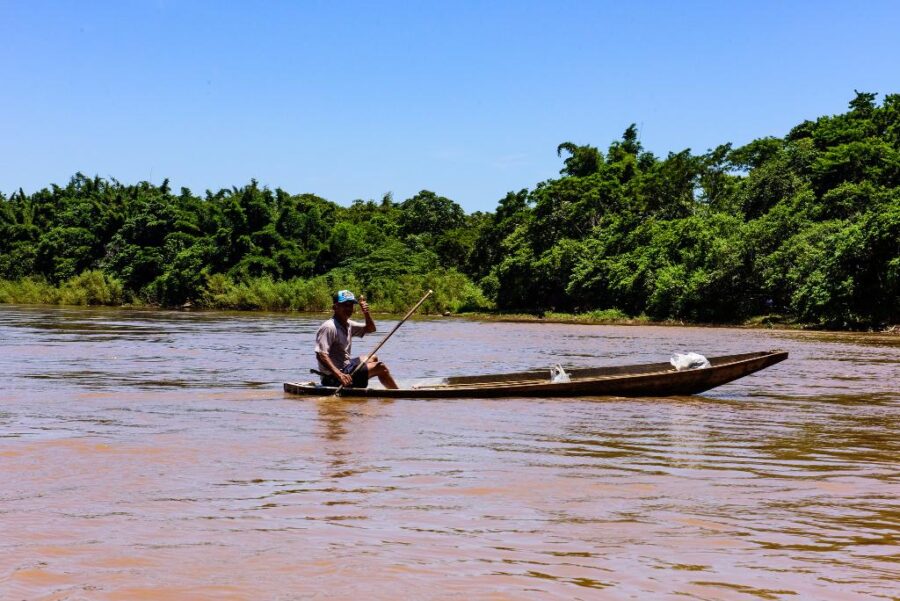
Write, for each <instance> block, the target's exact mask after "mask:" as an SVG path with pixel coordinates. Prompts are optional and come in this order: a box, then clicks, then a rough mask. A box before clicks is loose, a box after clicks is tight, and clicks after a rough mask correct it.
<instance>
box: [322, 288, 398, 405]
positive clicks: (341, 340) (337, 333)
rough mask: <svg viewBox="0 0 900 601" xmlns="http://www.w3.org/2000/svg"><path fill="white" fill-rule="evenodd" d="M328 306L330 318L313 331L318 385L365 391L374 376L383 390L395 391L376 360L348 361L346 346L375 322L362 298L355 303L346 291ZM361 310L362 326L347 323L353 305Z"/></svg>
mask: <svg viewBox="0 0 900 601" xmlns="http://www.w3.org/2000/svg"><path fill="white" fill-rule="evenodd" d="M333 300H334V304H332V305H331V308H332V310H333V311H334V315H333V316H332V317H331V319H329V320H328V321H326V322H325V323H323V324H322V325H321V326H319V331H318V332H316V359H318V360H319V371H320V372H322V374H324V375H323V376H322V384H324V385H325V386H345V387H348V386H352V387H355V388H365V387H366V386H368V384H369V378H370V377H373V376H374V377H377V378H378V379H379V380H380V381H381V383H382V384H383V385H384V387H385V388H397V383H396V382H394V378H392V377H391V372H390V371H388V368H387V366H386V365H385V364H384V363H382V362H381V361H379V360H378V357H375V356H372V357H354V358H353V359H351V358H350V346H351V345H352V344H353V342H352V338H353V337H354V336H358V337H360V338H362V337H363V336H365V335H366V334H371V333H372V332H374V331H375V322H374V321H372V316H371V315H370V314H369V305H368V303H366V299H364V298H361V299H360V300H359V301H357V300H356V297H355V296H354V295H353V293H352V292H350V291H349V290H339V291H338V292H337V293H336V294H335V295H334V297H333ZM357 304H359V308H360V309H362V313H363V317H365V318H366V322H365V323H359V322H358V321H351V320H350V316H351V315H353V310H354V308H355V305H357ZM360 363H362V367H360V368H359V369H357V370H356V373H354V374H353V377H352V378H351V377H350V374H351V373H352V372H353V370H354V369H356V366H357V365H359V364H360Z"/></svg>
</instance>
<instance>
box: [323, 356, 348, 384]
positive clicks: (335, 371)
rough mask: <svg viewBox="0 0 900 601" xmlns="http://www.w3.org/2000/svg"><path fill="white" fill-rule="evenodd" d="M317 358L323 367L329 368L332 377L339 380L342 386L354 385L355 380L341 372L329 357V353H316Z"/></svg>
mask: <svg viewBox="0 0 900 601" xmlns="http://www.w3.org/2000/svg"><path fill="white" fill-rule="evenodd" d="M316 358H317V359H318V360H319V361H320V362H321V363H322V365H324V366H325V367H327V368H328V371H330V372H331V375H333V376H334V377H335V378H337V379H338V381H339V382H340V383H341V384H342V385H344V386H349V385H350V384H352V383H353V378H351V377H350V376H349V375H347V374H345V373H344V372H342V371H341V370H339V369H338V368H337V366H336V365H335V364H334V362H333V361H332V360H331V357H329V356H328V353H323V352H322V351H316Z"/></svg>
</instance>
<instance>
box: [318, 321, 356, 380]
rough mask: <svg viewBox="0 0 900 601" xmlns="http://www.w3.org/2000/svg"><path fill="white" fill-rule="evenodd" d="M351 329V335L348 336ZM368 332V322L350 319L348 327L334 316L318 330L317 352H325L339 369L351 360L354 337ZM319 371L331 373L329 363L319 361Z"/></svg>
mask: <svg viewBox="0 0 900 601" xmlns="http://www.w3.org/2000/svg"><path fill="white" fill-rule="evenodd" d="M348 330H349V336H348ZM365 333H366V324H364V323H360V322H358V321H353V320H352V319H351V320H348V321H347V327H346V328H345V327H344V326H343V325H341V322H339V321H338V320H337V319H335V318H334V317H332V318H331V319H329V320H328V321H326V322H325V323H323V324H322V325H320V326H319V331H318V332H316V352H317V353H325V354H326V355H328V356H329V357H330V358H331V362H332V363H334V366H335V367H337V368H338V369H342V368H343V367H344V366H345V365H347V363H349V362H350V347H351V346H352V345H353V340H352V337H353V336H356V337H358V338H362V337H363V336H364V335H365ZM319 371H321V372H323V373H326V374H331V370H329V369H328V366H327V365H324V364H323V363H322V362H321V361H319Z"/></svg>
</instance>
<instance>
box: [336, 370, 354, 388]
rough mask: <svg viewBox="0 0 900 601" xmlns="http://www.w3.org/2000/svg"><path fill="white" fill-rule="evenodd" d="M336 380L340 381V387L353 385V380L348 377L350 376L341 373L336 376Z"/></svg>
mask: <svg viewBox="0 0 900 601" xmlns="http://www.w3.org/2000/svg"><path fill="white" fill-rule="evenodd" d="M338 379H339V380H340V381H341V386H350V385H351V384H353V378H351V377H350V374H345V373H343V372H341V373H339V374H338Z"/></svg>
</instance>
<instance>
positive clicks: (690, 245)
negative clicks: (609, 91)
mask: <svg viewBox="0 0 900 601" xmlns="http://www.w3.org/2000/svg"><path fill="white" fill-rule="evenodd" d="M557 152H558V154H559V155H560V156H561V157H564V162H563V169H562V171H561V172H560V174H561V176H560V177H559V178H557V179H551V180H548V181H545V182H541V183H539V184H537V185H536V186H535V187H534V189H532V190H528V189H523V190H521V191H519V192H510V193H509V194H508V195H507V196H506V197H505V198H503V199H501V200H500V201H499V204H498V206H497V209H496V211H495V212H493V213H487V214H485V213H474V214H471V215H466V214H465V213H464V211H463V210H462V209H461V207H460V206H459V205H458V204H457V203H455V202H453V201H452V200H450V199H447V198H444V197H441V196H438V195H437V194H435V193H433V192H430V191H427V190H423V191H422V192H420V193H419V194H417V195H415V196H414V197H412V198H409V199H407V200H405V201H403V202H400V203H395V202H394V201H393V199H392V198H391V197H390V195H386V196H385V197H384V198H382V199H381V200H380V201H378V202H376V201H356V202H354V203H353V204H352V205H351V206H349V207H342V206H340V205H337V204H335V203H332V202H329V201H327V200H324V199H322V198H319V197H317V196H314V195H311V194H301V195H292V194H289V193H287V192H285V191H283V190H281V189H276V190H274V191H273V190H269V189H268V188H260V187H259V186H258V185H257V183H256V182H255V181H252V182H250V184H249V185H247V186H244V187H242V188H232V189H231V190H220V191H219V192H216V193H212V192H209V191H207V192H206V194H205V196H204V197H198V196H195V195H193V194H192V193H191V192H190V191H189V190H187V189H184V188H182V189H181V190H180V192H179V193H174V192H173V191H172V190H170V189H169V185H168V182H167V181H165V182H163V183H162V185H159V186H154V185H151V184H149V183H147V182H142V183H140V184H137V185H124V184H121V183H119V182H117V181H115V180H112V181H107V180H104V179H101V178H98V177H95V178H89V177H85V176H83V175H81V174H78V175H76V176H75V177H73V178H72V179H71V181H70V182H69V183H68V185H67V186H66V187H64V188H61V187H58V186H55V185H54V186H51V187H50V188H49V189H44V190H41V191H39V192H36V193H34V194H32V195H26V194H24V193H22V192H21V191H19V192H17V193H15V194H12V196H11V197H9V198H8V199H7V198H6V197H4V196H2V195H0V278H2V279H5V280H7V282H6V283H5V284H3V283H0V284H2V285H0V301H3V300H16V299H17V298H21V294H22V293H21V290H26V289H27V290H28V291H30V292H28V294H33V295H36V296H27V295H26V296H27V299H39V300H43V301H47V300H48V299H49V301H50V302H67V301H68V302H96V303H121V302H143V303H153V304H162V305H167V306H171V305H180V304H183V303H185V302H187V301H190V302H191V303H193V304H194V305H199V306H212V307H235V308H255V307H262V308H277V309H326V308H327V307H328V306H329V305H330V301H329V300H328V298H329V296H328V295H329V291H330V290H332V289H333V288H336V287H353V288H357V289H359V290H361V291H363V292H366V293H368V296H369V298H370V299H371V301H372V303H373V305H374V306H375V307H377V308H380V309H383V310H399V309H401V308H403V307H404V306H408V305H409V304H412V302H414V301H415V300H416V299H417V298H418V296H419V295H420V294H421V291H422V290H423V289H424V288H425V287H431V288H434V289H435V290H436V291H437V294H436V295H435V300H434V301H433V302H432V303H430V305H429V309H430V310H432V311H445V310H450V311H461V310H477V309H485V308H489V307H492V306H496V307H497V308H498V309H500V310H503V311H526V312H535V313H543V312H546V311H566V312H591V311H614V312H624V313H625V314H630V315H647V316H649V317H650V318H653V319H665V318H676V319H687V320H691V321H701V322H703V321H716V322H734V321H742V320H746V319H748V318H750V317H753V316H761V315H776V316H778V318H779V319H782V320H796V321H800V322H803V323H810V324H818V325H823V326H829V327H865V326H877V325H884V324H888V323H896V322H897V321H898V316H900V95H896V94H893V95H888V96H886V97H885V98H884V100H883V102H882V104H881V105H880V106H879V105H878V104H877V103H876V100H875V94H869V93H857V94H856V97H855V98H854V99H853V100H852V101H851V102H850V107H849V110H848V111H847V112H846V113H844V114H840V115H835V116H829V117H821V118H819V119H817V120H816V121H806V122H804V123H801V124H799V125H798V126H796V127H794V128H793V129H792V130H791V131H790V132H788V134H787V135H786V136H784V137H783V138H774V137H772V138H763V139H759V140H755V141H753V142H751V143H749V144H747V145H745V146H742V147H739V148H733V147H732V145H730V144H724V145H722V146H719V147H718V148H715V149H713V150H710V151H708V152H706V153H705V154H701V155H695V154H692V153H691V152H690V150H684V151H682V152H678V153H670V154H669V155H668V156H667V157H665V158H659V157H656V156H654V155H653V154H651V153H649V152H647V151H645V150H644V149H643V148H642V146H641V144H640V141H639V139H638V135H637V130H636V128H635V127H634V125H632V126H631V127H629V128H628V129H627V130H626V131H625V133H624V135H623V136H622V139H621V140H618V141H615V142H613V143H612V144H611V145H610V146H609V147H608V148H607V149H606V150H605V151H601V150H600V149H598V148H595V147H593V146H589V145H584V146H582V145H576V144H573V143H571V142H565V143H563V144H560V145H559V148H558V149H557ZM10 281H16V282H19V285H18V288H16V289H17V290H19V291H20V293H19V297H16V294H14V293H13V292H11V291H10V290H11V289H10V283H9V282H10ZM22 282H25V283H26V284H24V285H23V284H22ZM4 286H6V288H4ZM42 286H43V288H42ZM4 290H6V292H4ZM40 290H44V292H40ZM48 290H54V291H55V292H54V293H52V294H51V293H50V292H47V291H48ZM66 290H68V291H69V292H67V293H64V292H65V291H66ZM76 290H82V292H79V293H76V292H75V291H76ZM84 290H88V291H87V292H85V291H84ZM53 294H55V295H56V296H55V297H54V296H53ZM42 295H43V296H42ZM67 295H68V296H67ZM27 299H26V300H27Z"/></svg>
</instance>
